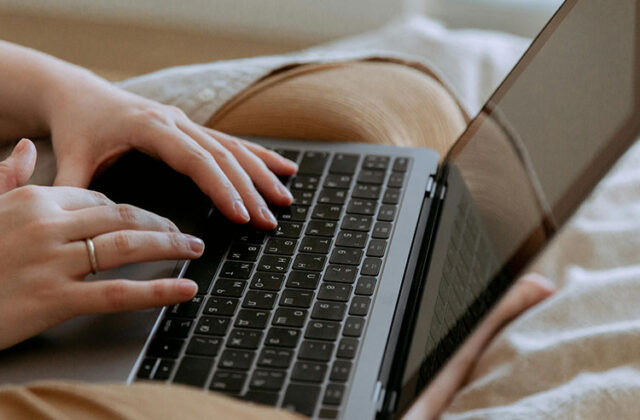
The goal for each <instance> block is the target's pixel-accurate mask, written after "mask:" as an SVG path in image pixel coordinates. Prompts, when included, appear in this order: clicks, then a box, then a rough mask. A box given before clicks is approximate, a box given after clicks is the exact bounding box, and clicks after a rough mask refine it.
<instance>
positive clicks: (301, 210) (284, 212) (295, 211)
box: [277, 205, 309, 222]
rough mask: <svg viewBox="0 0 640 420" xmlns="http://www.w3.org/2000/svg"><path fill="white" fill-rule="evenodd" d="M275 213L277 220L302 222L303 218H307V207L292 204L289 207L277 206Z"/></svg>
mask: <svg viewBox="0 0 640 420" xmlns="http://www.w3.org/2000/svg"><path fill="white" fill-rule="evenodd" d="M277 213H278V220H287V221H294V222H304V221H305V220H307V214H308V213H309V207H307V206H297V205H294V206H290V207H285V208H279V209H278V210H277Z"/></svg>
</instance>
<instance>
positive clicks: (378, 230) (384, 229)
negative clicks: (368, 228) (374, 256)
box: [371, 222, 391, 239]
mask: <svg viewBox="0 0 640 420" xmlns="http://www.w3.org/2000/svg"><path fill="white" fill-rule="evenodd" d="M371 236H372V237H374V238H376V239H389V236H391V223H389V222H376V224H375V226H374V227H373V232H372V233H371Z"/></svg>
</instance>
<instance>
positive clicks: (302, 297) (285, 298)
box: [280, 289, 314, 308]
mask: <svg viewBox="0 0 640 420" xmlns="http://www.w3.org/2000/svg"><path fill="white" fill-rule="evenodd" d="M313 295H314V293H313V292H310V291H306V290H295V289H285V290H284V292H282V296H281V297H280V305H282V306H294V307H296V308H308V307H309V306H311V301H312V300H313Z"/></svg>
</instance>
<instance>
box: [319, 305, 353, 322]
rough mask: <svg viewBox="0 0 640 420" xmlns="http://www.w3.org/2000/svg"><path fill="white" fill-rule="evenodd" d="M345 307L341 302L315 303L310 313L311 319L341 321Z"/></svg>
mask: <svg viewBox="0 0 640 420" xmlns="http://www.w3.org/2000/svg"><path fill="white" fill-rule="evenodd" d="M346 311H347V305H346V304H345V303H341V302H316V303H315V305H313V311H311V318H313V319H326V320H328V321H342V318H343V317H344V314H345V312H346Z"/></svg>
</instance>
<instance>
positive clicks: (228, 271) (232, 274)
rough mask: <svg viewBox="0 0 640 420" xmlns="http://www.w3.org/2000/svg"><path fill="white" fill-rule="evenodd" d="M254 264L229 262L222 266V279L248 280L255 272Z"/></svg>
mask: <svg viewBox="0 0 640 420" xmlns="http://www.w3.org/2000/svg"><path fill="white" fill-rule="evenodd" d="M253 265H254V264H253V263H246V262H238V261H227V262H225V263H224V264H223V265H222V270H221V271H220V277H228V278H231V279H248V278H249V277H250V276H251V271H253Z"/></svg>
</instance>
